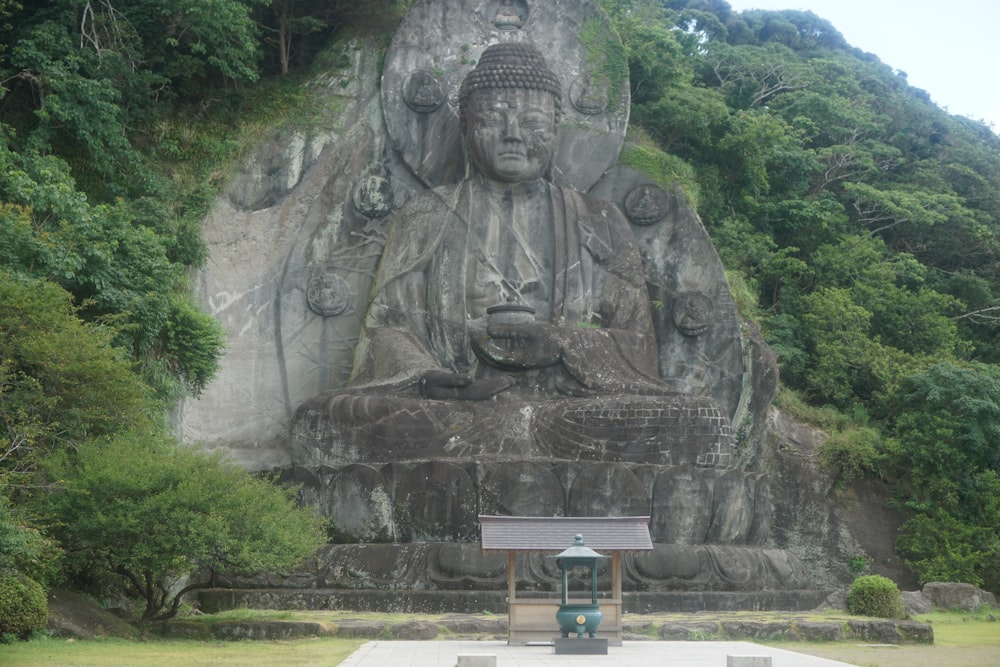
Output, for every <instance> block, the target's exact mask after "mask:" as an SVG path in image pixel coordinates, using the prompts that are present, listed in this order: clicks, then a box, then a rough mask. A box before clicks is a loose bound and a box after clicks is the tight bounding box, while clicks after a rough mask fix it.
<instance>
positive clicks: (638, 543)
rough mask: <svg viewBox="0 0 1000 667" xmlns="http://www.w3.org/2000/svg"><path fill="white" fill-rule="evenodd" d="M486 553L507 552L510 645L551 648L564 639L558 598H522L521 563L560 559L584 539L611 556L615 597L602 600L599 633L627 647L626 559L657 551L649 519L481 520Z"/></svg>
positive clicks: (612, 583)
mask: <svg viewBox="0 0 1000 667" xmlns="http://www.w3.org/2000/svg"><path fill="white" fill-rule="evenodd" d="M479 526H480V543H481V546H482V550H483V551H506V552H507V619H508V630H507V643H508V644H510V645H523V644H528V643H532V642H548V641H552V639H553V638H554V637H556V636H558V635H559V626H558V624H557V623H556V620H555V619H556V611H558V609H559V605H560V602H561V600H560V599H559V598H557V597H551V598H549V597H545V598H537V597H522V598H518V597H517V585H516V584H517V557H518V555H520V554H527V553H549V552H551V553H552V554H558V553H559V552H561V551H563V550H564V549H565V548H566V545H568V544H573V542H574V539H575V537H576V535H578V534H580V535H583V536H584V539H585V540H586V543H587V546H588V547H591V548H592V549H595V550H597V551H600V552H601V553H604V554H607V555H609V556H611V564H610V568H611V572H610V574H611V591H610V597H606V598H603V597H602V598H600V599H599V600H598V603H599V605H600V609H601V613H602V614H603V615H604V620H603V622H602V623H601V626H600V629H599V630H598V636H599V637H605V638H607V640H608V644H610V645H611V646H621V643H622V554H623V553H625V552H626V551H651V550H652V549H653V542H652V540H651V539H650V536H649V517H648V516H619V517H576V516H574V517H569V516H566V517H563V516H557V517H528V516H486V515H480V516H479Z"/></svg>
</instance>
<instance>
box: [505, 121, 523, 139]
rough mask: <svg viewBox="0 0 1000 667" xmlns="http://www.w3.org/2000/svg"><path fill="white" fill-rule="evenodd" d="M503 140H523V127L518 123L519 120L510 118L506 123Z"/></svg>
mask: <svg viewBox="0 0 1000 667" xmlns="http://www.w3.org/2000/svg"><path fill="white" fill-rule="evenodd" d="M503 138H504V139H514V140H517V141H520V140H521V125H520V123H518V122H517V118H508V119H507V122H506V123H504V127H503Z"/></svg>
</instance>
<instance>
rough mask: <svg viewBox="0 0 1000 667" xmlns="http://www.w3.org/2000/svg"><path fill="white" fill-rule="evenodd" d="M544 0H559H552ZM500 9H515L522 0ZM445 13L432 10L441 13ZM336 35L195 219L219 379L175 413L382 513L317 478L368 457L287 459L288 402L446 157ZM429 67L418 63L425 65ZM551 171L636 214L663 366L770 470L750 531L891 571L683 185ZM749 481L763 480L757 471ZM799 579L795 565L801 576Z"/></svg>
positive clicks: (348, 333)
mask: <svg viewBox="0 0 1000 667" xmlns="http://www.w3.org/2000/svg"><path fill="white" fill-rule="evenodd" d="M459 4H462V3H459ZM466 4H470V5H476V6H478V5H480V4H483V5H490V8H488V12H487V13H488V14H489V12H493V13H495V14H496V15H497V16H499V14H500V12H499V10H497V9H496V8H494V7H493V5H498V4H499V3H496V2H494V3H476V2H471V0H470V3H466ZM555 4H556V5H559V8H558V9H559V11H565V8H564V7H563V5H566V3H565V2H556V3H555ZM570 4H572V3H570ZM463 6H464V5H463ZM505 6H506V5H505ZM513 6H515V7H516V8H520V9H518V11H520V10H521V9H524V8H527V6H528V5H527V4H526V3H524V2H515V3H514V5H513ZM522 6H523V7H522ZM567 6H568V5H567ZM446 14H447V12H446ZM542 14H544V12H538V13H536V14H535V17H536V18H537V17H538V16H540V15H542ZM447 18H448V17H447V16H440V17H439V16H432V17H431V18H430V19H428V20H431V19H433V20H434V21H437V22H439V23H441V25H443V26H445V25H447V24H448V20H447ZM512 20H513V19H512ZM525 20H526V19H525ZM452 41H454V38H452ZM482 46H483V44H478V45H477V44H476V43H475V42H474V41H472V42H471V43H470V44H466V43H464V42H463V43H462V44H460V45H457V46H455V48H454V49H453V50H454V51H455V53H453V54H452V55H453V56H454V58H453V61H449V63H450V64H449V66H454V67H462V66H463V65H462V60H463V59H468V60H469V61H470V62H472V61H474V57H475V55H476V54H475V53H474V52H473V50H474V49H475V48H482ZM336 49H337V51H338V57H336V58H333V59H332V60H333V61H334V62H337V63H338V64H339V65H340V66H339V67H338V68H336V69H331V70H329V71H327V72H324V73H322V74H319V75H317V76H316V77H315V78H314V79H313V80H312V81H310V82H309V84H308V87H309V90H310V96H311V99H312V103H313V104H315V105H316V108H317V109H318V110H319V113H314V114H311V118H312V119H313V120H311V121H307V122H288V123H286V124H284V125H282V126H279V127H276V128H274V131H273V133H272V135H271V136H270V137H269V138H267V139H266V140H265V141H263V142H262V143H261V145H260V146H259V148H258V149H257V150H256V152H255V153H254V154H253V155H252V156H251V157H250V158H249V159H248V160H247V161H246V162H245V164H244V165H243V166H242V168H241V170H240V171H239V173H238V174H237V175H236V176H235V177H234V179H233V181H232V182H231V184H230V185H229V187H228V188H227V190H226V192H225V193H224V194H223V195H222V196H220V198H219V199H218V201H217V202H216V205H215V207H214V210H213V211H212V213H211V214H210V216H209V217H208V218H207V219H206V220H205V223H204V235H205V239H206V241H207V243H208V245H209V249H210V259H209V261H208V264H207V266H206V267H205V268H204V269H203V270H202V271H200V272H199V273H198V275H197V276H196V279H195V285H196V288H197V290H198V292H199V294H200V295H201V298H202V301H203V303H204V306H205V308H206V309H207V310H209V312H211V313H212V314H213V315H215V316H216V317H217V318H218V319H219V320H220V321H221V322H222V323H223V325H224V327H225V329H226V331H227V332H228V334H229V345H228V349H227V353H226V356H225V358H224V360H223V364H222V370H221V372H220V374H219V377H218V378H217V379H216V381H215V382H214V383H213V384H212V385H211V386H210V387H208V388H207V390H206V391H205V393H204V394H203V395H202V396H201V397H200V398H198V399H197V400H188V401H186V402H185V403H184V404H183V405H181V406H180V408H179V409H178V413H177V415H176V427H177V431H178V433H179V434H180V436H181V437H182V438H183V439H184V440H185V441H187V442H192V443H200V444H201V445H202V446H203V447H205V448H206V449H220V450H224V451H225V452H226V453H227V454H228V455H230V456H231V457H232V458H233V459H234V460H236V461H237V462H238V463H240V464H241V465H243V466H244V467H246V468H248V469H251V470H271V469H276V468H282V469H285V471H286V472H285V475H286V478H288V479H290V480H295V481H306V480H305V479H299V478H300V477H303V476H305V477H308V478H309V479H312V478H316V479H324V480H326V481H325V482H323V484H321V485H320V486H323V487H324V488H327V489H328V490H329V494H328V496H327V498H328V501H329V502H332V503H340V504H341V505H351V504H352V503H353V504H354V505H357V504H358V503H359V502H364V503H368V505H370V507H368V506H366V507H367V509H368V510H370V511H371V512H370V513H372V515H373V516H374V515H378V516H382V515H386V516H388V513H391V511H392V508H391V506H392V502H393V501H392V499H391V498H390V497H389V495H391V494H388V495H385V497H382V496H379V497H377V498H374V499H373V498H371V497H366V498H364V499H363V500H359V494H358V493H355V492H352V491H351V488H352V487H351V486H350V484H348V483H347V482H345V483H343V484H340V485H339V486H337V485H334V486H337V488H333V487H330V484H329V482H330V479H334V478H337V479H339V478H343V479H346V480H348V481H350V482H352V483H357V484H361V487H365V488H367V486H365V484H362V483H361V482H359V480H362V477H364V476H365V475H368V476H370V475H371V473H370V472H369V471H368V470H367V469H366V470H360V469H351V470H338V471H336V472H335V473H334V472H332V471H329V470H327V471H323V470H319V469H317V470H314V471H302V470H298V471H293V470H291V469H290V468H289V466H290V463H291V459H290V452H289V431H290V426H291V419H292V416H293V414H294V412H295V410H296V408H297V407H298V406H299V405H301V404H302V403H303V402H304V401H305V400H306V399H309V398H311V397H313V396H317V395H319V394H321V393H323V392H326V391H329V390H331V389H336V388H339V387H342V386H343V385H344V384H345V382H346V380H347V377H348V374H349V372H350V369H351V364H352V355H353V350H354V347H355V344H356V342H357V340H358V333H359V330H360V327H361V320H362V318H363V316H364V313H365V310H366V305H367V299H368V292H369V288H370V285H371V282H372V279H373V277H374V273H375V270H376V267H377V263H378V258H379V254H380V252H381V249H382V247H383V246H384V243H385V237H386V233H387V229H386V221H385V216H386V215H387V214H388V213H389V212H390V211H392V210H394V209H398V208H399V207H400V206H401V205H402V204H403V202H404V201H406V200H407V198H409V197H410V196H412V194H413V193H415V192H418V191H420V190H422V189H426V187H427V184H426V183H425V182H424V181H425V180H426V179H427V178H429V177H430V176H429V175H428V174H431V175H433V174H434V173H437V172H438V171H440V169H441V168H442V167H441V165H440V164H436V163H435V164H436V166H433V168H432V169H431V170H430V171H429V172H428V173H423V172H421V171H420V170H419V169H413V168H412V165H409V164H407V160H408V159H409V158H408V157H407V155H408V154H409V153H413V151H414V150H416V149H415V148H413V146H412V145H409V144H406V142H402V140H401V139H400V137H399V136H393V133H392V132H390V131H389V129H388V128H387V124H386V114H385V113H384V104H385V100H386V98H387V93H386V91H385V90H384V89H382V90H380V81H381V83H382V86H383V87H384V86H385V85H386V83H385V81H386V79H385V78H384V77H382V78H380V77H381V75H382V73H381V72H380V71H379V66H380V64H381V63H382V60H383V54H382V49H381V47H380V46H378V45H377V44H376V42H375V40H371V41H363V40H359V41H352V42H348V43H343V44H340V45H339V46H338V47H336ZM445 55H447V54H445ZM411 56H412V57H416V56H413V55H412V54H411ZM442 57H443V56H442ZM442 64H443V63H438V64H437V65H436V64H434V63H433V62H432V63H430V65H428V67H423V68H418V69H419V70H420V71H423V72H424V73H425V74H427V76H430V77H431V78H432V79H433V78H434V76H435V75H436V73H437V72H439V71H440V70H441V69H442V67H441V65H442ZM389 78H390V80H391V77H389ZM399 83H400V86H403V87H405V86H409V85H411V83H412V82H410V81H409V80H403V79H401V80H400V82H399ZM431 83H434V82H433V81H431ZM412 85H416V84H412ZM410 97H413V98H414V99H413V100H411V101H412V102H413V103H414V104H417V105H418V106H419V103H420V102H421V100H424V101H425V102H426V103H427V104H428V105H430V104H431V103H437V104H440V103H441V102H440V101H435V100H434V99H427V100H425V99H424V97H423V96H419V95H416V94H413V95H410ZM432 97H433V96H432ZM604 103H605V104H607V102H604ZM445 104H448V102H445ZM581 104H582V105H583V107H582V108H583V110H582V111H579V110H578V111H579V113H580V114H583V115H587V114H590V113H591V112H592V110H588V108H587V107H586V100H581ZM411 108H412V107H411ZM435 108H437V107H435ZM421 113H423V112H421ZM625 117H626V118H627V113H626V114H625ZM564 127H567V128H568V129H570V130H572V129H574V127H576V129H579V127H578V126H573V125H572V124H568V125H566V124H564ZM567 134H569V135H570V139H569V140H568V141H570V144H569V147H568V149H569V152H570V153H571V154H574V153H575V154H579V152H580V150H581V149H580V148H579V147H577V148H574V147H573V145H572V136H573V132H567ZM607 136H610V135H607ZM607 136H606V141H608V142H611V143H614V140H613V138H607ZM619 141H620V139H619ZM401 142H402V143H401ZM564 143H565V141H564ZM421 150H424V149H421ZM591 166H592V165H591ZM563 171H564V172H565V173H566V174H567V175H566V180H567V182H570V183H572V184H573V185H575V186H576V187H581V184H580V182H581V179H582V181H586V180H588V179H589V180H590V184H592V187H591V188H590V192H591V194H593V195H595V196H598V197H601V198H604V199H606V200H609V201H612V202H614V203H616V204H617V205H618V206H619V208H621V209H622V210H623V211H625V212H626V213H627V214H628V213H629V211H630V210H631V211H632V214H633V215H630V218H631V219H632V222H633V223H635V230H636V236H637V239H638V241H639V244H640V247H641V250H642V253H643V255H644V260H645V261H646V264H647V276H648V278H647V282H648V285H649V289H650V293H651V298H652V299H653V300H654V302H655V303H657V304H659V305H658V308H657V310H656V311H655V312H654V318H655V320H656V321H655V326H656V332H657V336H658V339H659V341H660V359H661V368H660V369H659V370H660V375H661V377H663V379H664V380H665V381H667V382H670V383H672V384H673V385H674V386H675V387H676V388H677V389H678V390H680V391H684V392H687V393H694V394H700V395H704V396H710V397H712V398H713V399H715V400H716V401H718V402H719V403H720V404H721V405H723V406H725V408H726V410H728V417H729V418H730V420H731V421H732V424H733V429H734V430H735V431H736V432H737V435H738V437H739V446H740V448H741V454H740V457H739V460H738V462H737V467H738V468H739V469H742V470H743V471H745V472H746V473H747V474H750V475H751V476H752V477H753V479H754V480H763V479H770V480H771V484H770V499H769V503H770V506H771V507H773V512H772V513H771V515H770V531H769V533H768V531H767V530H766V528H765V529H764V532H763V533H760V532H759V531H758V533H755V534H756V535H757V537H755V538H754V540H755V541H754V544H755V545H757V546H760V547H762V546H767V547H773V548H775V549H782V550H787V552H788V553H790V554H793V555H794V556H797V557H798V558H799V559H801V561H802V563H803V564H804V565H805V567H806V572H807V573H808V579H809V583H810V584H811V587H814V588H828V587H833V586H836V585H837V584H838V583H840V582H843V581H845V580H848V579H849V570H848V562H849V561H850V558H851V557H852V556H853V555H855V554H857V553H867V554H869V555H870V557H871V559H872V561H873V566H874V569H875V570H876V571H878V572H880V573H885V574H889V575H890V576H894V577H895V578H897V579H899V580H902V581H905V579H904V578H903V577H905V573H904V572H903V571H902V570H901V568H899V566H898V564H897V563H896V561H895V560H894V559H893V557H892V539H893V537H894V535H895V530H896V527H897V526H898V525H899V520H898V517H895V516H894V515H892V514H891V513H890V512H888V511H887V510H885V509H884V498H883V497H881V494H880V492H879V490H878V489H877V488H876V487H874V486H872V485H858V486H856V487H853V488H851V489H849V490H846V491H837V490H834V489H833V488H832V480H831V479H830V478H829V476H828V475H826V474H824V472H823V471H822V469H821V467H820V466H819V464H818V462H817V457H816V447H817V446H818V443H819V442H820V441H821V438H822V434H820V433H817V432H814V431H811V430H809V429H805V428H803V427H801V426H799V425H796V424H794V423H793V422H791V421H790V420H788V419H786V418H784V417H783V416H782V415H781V414H780V413H778V412H776V411H774V410H771V409H769V405H770V403H771V401H772V400H773V398H774V396H775V393H776V390H777V366H776V363H775V359H774V355H773V354H772V353H771V352H770V350H769V349H768V348H767V346H766V345H765V344H764V342H763V340H762V339H761V338H760V335H759V333H758V332H756V331H755V330H754V328H753V327H752V326H749V325H741V323H740V321H739V318H738V316H737V314H736V310H735V306H734V305H733V302H732V298H731V295H730V294H729V291H728V288H727V287H726V283H725V276H724V272H723V269H722V266H721V262H720V261H719V258H718V255H717V254H716V253H715V251H714V248H713V247H712V245H711V241H710V240H709V238H708V235H707V233H706V232H705V230H704V228H703V227H702V225H701V223H700V221H699V220H698V218H697V216H696V215H695V213H694V211H693V210H692V209H691V208H690V206H689V205H688V204H687V203H686V202H685V201H684V199H683V196H682V195H681V194H680V193H679V192H667V191H664V190H661V189H660V188H658V187H656V186H655V184H654V183H653V181H651V180H650V179H649V178H647V177H645V176H644V175H643V174H640V173H638V172H635V171H633V170H630V169H627V168H624V167H620V166H612V167H611V168H610V169H608V170H607V171H605V172H603V173H598V174H591V175H588V174H586V173H584V174H582V175H581V174H574V173H572V172H571V170H569V169H568V168H567V169H566V170H563ZM595 180H596V183H595V182H594V181H595ZM637 221H638V222H637ZM393 471H394V472H393V474H396V475H401V474H402V472H401V469H396V468H393ZM733 472H736V471H735V470H734V471H733ZM348 473H350V474H348ZM324 475H326V477H324ZM345 475H346V476H345ZM338 476H339V477H338ZM640 477H641V475H640ZM362 481H363V480H362ZM756 484H757V482H756V481H755V485H756ZM369 486H370V485H369ZM361 487H359V488H361ZM759 488H761V489H764V490H765V491H764V492H763V493H764V494H766V488H767V487H766V485H764V484H763V482H762V483H761V484H760V485H759ZM486 491H488V489H487V490H486ZM611 491H613V490H611ZM611 491H609V493H610V492H611ZM487 495H488V494H487ZM331 499H332V500H331ZM397 500H398V499H397ZM764 500H766V498H764ZM761 502H763V500H762V501H761ZM475 511H476V508H473V509H472V510H470V512H471V513H470V514H469V517H468V518H470V519H471V518H474V512H475ZM380 512H381V513H382V514H379V513H380ZM629 513H633V512H631V511H630V512H629ZM346 516H347V515H345V517H346ZM350 516H354V515H353V514H351V515H350ZM376 519H377V517H376ZM665 525H666V524H664V526H665ZM340 527H341V528H344V529H346V530H348V531H349V532H351V535H353V537H354V539H357V540H358V541H374V542H381V541H389V540H391V539H393V538H394V537H396V536H394V535H392V534H391V530H390V528H392V527H393V524H392V521H391V520H389V519H385V518H384V517H383V519H381V520H374V523H371V522H369V523H367V524H365V525H361V524H359V525H357V526H353V527H352V526H351V525H350V524H349V522H347V521H342V522H341V525H340ZM654 527H655V526H654ZM661 528H663V530H667V528H665V527H662V526H661ZM469 529H470V530H472V526H469ZM414 530H415V532H414V534H416V535H419V530H417V529H414ZM352 531H353V532H352ZM366 531H367V532H366ZM359 535H360V536H361V538H362V539H358V536H359ZM467 537H468V538H470V539H471V538H472V537H474V536H473V535H472V534H471V533H470V535H469V536H467ZM692 553H693V552H692ZM650 562H653V561H650ZM671 562H672V563H675V562H676V561H675V560H673V561H671ZM675 566H676V565H671V567H675ZM668 569H669V568H668ZM801 578H802V577H799V576H798V575H797V576H796V578H795V579H796V582H798V584H797V585H798V586H801V585H802V583H801V581H800V579H801Z"/></svg>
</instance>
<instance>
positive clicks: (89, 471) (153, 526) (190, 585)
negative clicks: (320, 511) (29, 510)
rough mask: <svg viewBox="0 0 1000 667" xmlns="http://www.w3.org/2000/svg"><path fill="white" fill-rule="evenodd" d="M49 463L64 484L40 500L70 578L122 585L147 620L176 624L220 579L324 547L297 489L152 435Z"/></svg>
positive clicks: (99, 444) (89, 445)
mask: <svg viewBox="0 0 1000 667" xmlns="http://www.w3.org/2000/svg"><path fill="white" fill-rule="evenodd" d="M48 465H49V470H50V474H51V475H52V476H54V477H58V478H59V479H61V480H63V482H62V484H61V485H60V486H59V488H58V489H56V490H54V491H52V492H51V493H50V494H48V496H47V498H46V499H45V501H46V505H47V511H48V512H49V513H51V516H52V518H53V520H54V522H55V526H56V527H55V529H54V530H55V534H56V536H57V537H58V538H59V540H60V542H61V543H62V544H63V545H64V547H65V549H66V552H67V554H68V561H69V565H70V567H71V569H72V571H73V572H75V573H76V574H78V575H79V574H84V573H101V572H103V573H106V574H112V575H117V576H118V577H120V580H121V581H122V582H123V583H124V589H125V590H126V591H127V592H128V593H129V594H131V595H134V596H136V597H137V598H138V599H140V600H141V601H142V602H143V603H144V605H145V609H144V611H143V613H142V620H144V621H153V620H164V619H168V618H171V617H173V616H174V615H175V614H176V613H177V610H178V606H179V605H180V602H181V599H182V597H183V596H184V595H185V594H186V593H189V592H191V591H194V590H197V589H200V588H206V587H209V586H211V585H212V583H213V578H214V576H215V575H216V574H218V573H221V572H225V573H228V574H234V575H240V574H244V575H249V574H256V573H262V572H282V571H285V570H287V569H289V568H291V567H294V566H295V565H296V564H298V563H299V562H300V561H302V560H303V559H304V558H306V557H307V556H309V555H311V554H312V553H313V552H314V551H315V550H316V549H317V548H318V547H319V545H320V544H322V543H323V542H324V539H325V531H324V528H323V522H322V520H321V519H320V518H319V517H318V516H317V515H316V514H314V513H313V512H312V511H311V510H308V509H302V508H299V507H297V506H296V500H295V498H296V493H295V491H294V490H282V489H281V488H279V487H278V486H277V485H275V484H273V483H271V482H270V481H268V480H258V479H255V478H253V477H251V476H250V475H249V474H247V473H246V472H245V471H243V470H241V469H239V468H237V467H236V466H235V465H232V464H229V463H226V462H224V461H223V460H221V459H220V458H219V457H217V456H211V455H208V454H205V453H204V452H200V451H196V450H194V449H190V448H187V447H182V446H176V445H172V444H170V443H169V442H168V441H166V440H164V439H163V438H162V437H159V436H157V435H155V434H150V433H123V434H120V435H118V436H116V437H114V438H110V439H93V440H90V441H88V442H86V443H84V444H82V445H81V446H80V447H79V448H78V450H77V452H76V453H75V455H73V456H69V455H63V456H59V457H53V458H52V459H51V460H50V461H49V462H48ZM185 577H187V578H188V579H187V581H186V583H185V584H184V585H183V587H181V588H179V590H178V589H177V588H176V585H177V584H178V582H180V581H181V580H182V579H183V578H185Z"/></svg>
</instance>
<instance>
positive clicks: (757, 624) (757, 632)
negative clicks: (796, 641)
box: [721, 621, 794, 641]
mask: <svg viewBox="0 0 1000 667" xmlns="http://www.w3.org/2000/svg"><path fill="white" fill-rule="evenodd" d="M721 625H722V631H723V633H725V635H726V637H730V638H733V639H760V640H769V641H774V640H779V639H788V638H789V637H793V636H794V635H793V631H792V623H791V621H722V624H721Z"/></svg>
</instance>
